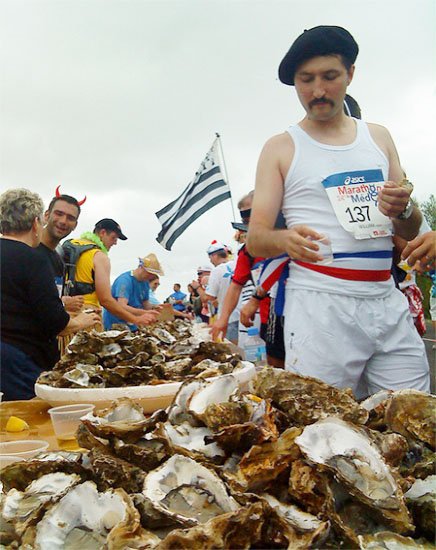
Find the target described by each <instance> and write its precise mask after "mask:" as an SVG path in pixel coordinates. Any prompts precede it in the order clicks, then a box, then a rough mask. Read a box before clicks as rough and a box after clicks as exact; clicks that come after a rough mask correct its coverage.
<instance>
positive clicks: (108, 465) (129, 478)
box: [89, 449, 145, 493]
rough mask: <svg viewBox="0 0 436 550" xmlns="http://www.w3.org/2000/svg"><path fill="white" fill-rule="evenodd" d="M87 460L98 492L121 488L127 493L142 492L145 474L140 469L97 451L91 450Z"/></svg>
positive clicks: (106, 453)
mask: <svg viewBox="0 0 436 550" xmlns="http://www.w3.org/2000/svg"><path fill="white" fill-rule="evenodd" d="M89 460H90V463H91V469H92V474H93V477H94V480H95V481H96V483H97V488H98V490H99V491H106V490H108V489H111V488H116V487H121V488H122V489H124V490H125V491H127V492H128V493H137V492H139V491H141V490H142V486H143V484H144V479H145V472H144V470H142V469H141V468H138V467H136V466H132V464H130V463H129V462H127V461H125V460H122V459H121V458H117V457H115V456H112V455H110V454H109V453H108V452H103V451H101V450H99V449H92V451H91V452H90V453H89Z"/></svg>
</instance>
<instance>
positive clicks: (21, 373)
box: [0, 342, 42, 401]
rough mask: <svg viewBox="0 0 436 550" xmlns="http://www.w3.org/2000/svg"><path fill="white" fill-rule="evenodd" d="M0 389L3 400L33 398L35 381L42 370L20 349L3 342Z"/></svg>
mask: <svg viewBox="0 0 436 550" xmlns="http://www.w3.org/2000/svg"><path fill="white" fill-rule="evenodd" d="M0 353H1V355H0V359H1V363H0V364H1V376H0V391H2V392H3V394H4V395H3V401H16V400H22V399H32V397H35V390H34V386H35V382H36V379H37V378H38V376H39V375H40V374H41V372H42V370H41V369H40V368H39V367H38V365H36V364H35V363H34V361H33V360H32V359H31V358H30V357H29V356H28V355H26V354H25V353H23V352H22V351H21V350H20V349H18V348H16V347H15V346H11V345H10V344H6V343H5V342H2V343H1V352H0Z"/></svg>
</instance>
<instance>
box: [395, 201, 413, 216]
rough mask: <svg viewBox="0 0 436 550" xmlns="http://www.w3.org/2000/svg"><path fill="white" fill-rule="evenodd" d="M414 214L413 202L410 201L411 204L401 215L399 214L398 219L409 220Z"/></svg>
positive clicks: (408, 204)
mask: <svg viewBox="0 0 436 550" xmlns="http://www.w3.org/2000/svg"><path fill="white" fill-rule="evenodd" d="M412 212H413V202H412V201H411V200H409V202H408V203H407V205H406V208H405V209H404V210H403V211H402V212H401V214H398V216H397V218H398V219H399V220H407V219H409V218H410V216H411V215H412Z"/></svg>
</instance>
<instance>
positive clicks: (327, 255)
mask: <svg viewBox="0 0 436 550" xmlns="http://www.w3.org/2000/svg"><path fill="white" fill-rule="evenodd" d="M313 242H315V243H316V244H317V245H318V246H319V250H318V254H320V255H321V256H322V257H323V259H322V260H319V261H318V262H316V263H317V264H319V265H328V264H331V263H332V262H333V251H332V243H331V242H330V238H329V236H328V235H326V234H324V235H322V236H321V238H320V239H314V240H313Z"/></svg>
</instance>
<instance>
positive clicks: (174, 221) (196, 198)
mask: <svg viewBox="0 0 436 550" xmlns="http://www.w3.org/2000/svg"><path fill="white" fill-rule="evenodd" d="M218 139H219V136H218V137H217V138H216V139H215V141H214V142H213V144H212V147H211V148H210V149H209V151H208V153H207V154H206V156H205V158H204V160H203V162H202V163H201V164H200V168H199V169H198V171H197V172H196V174H195V177H194V179H193V180H192V181H191V183H190V184H189V185H188V187H187V188H186V189H185V190H184V191H183V193H182V194H181V195H180V197H178V198H177V199H176V200H175V201H173V202H171V203H170V204H168V205H167V206H165V208H162V210H159V212H156V217H157V219H158V220H159V221H160V223H161V225H162V229H161V230H160V232H159V235H158V236H157V237H156V240H157V242H158V243H160V244H161V245H162V246H163V247H164V248H166V250H171V247H172V245H173V244H174V241H175V240H176V239H177V238H178V237H180V235H181V234H182V233H183V231H185V229H186V228H187V227H189V226H190V225H191V223H192V222H193V221H195V220H196V219H197V218H198V217H199V216H201V215H202V214H204V212H206V211H207V210H209V208H212V207H213V206H215V205H216V204H219V203H220V202H222V201H224V200H226V199H229V198H230V196H231V195H230V188H229V186H228V184H227V183H226V181H225V180H224V177H223V175H222V173H221V169H220V165H219V160H218V159H219V156H218V150H217V146H218Z"/></svg>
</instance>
